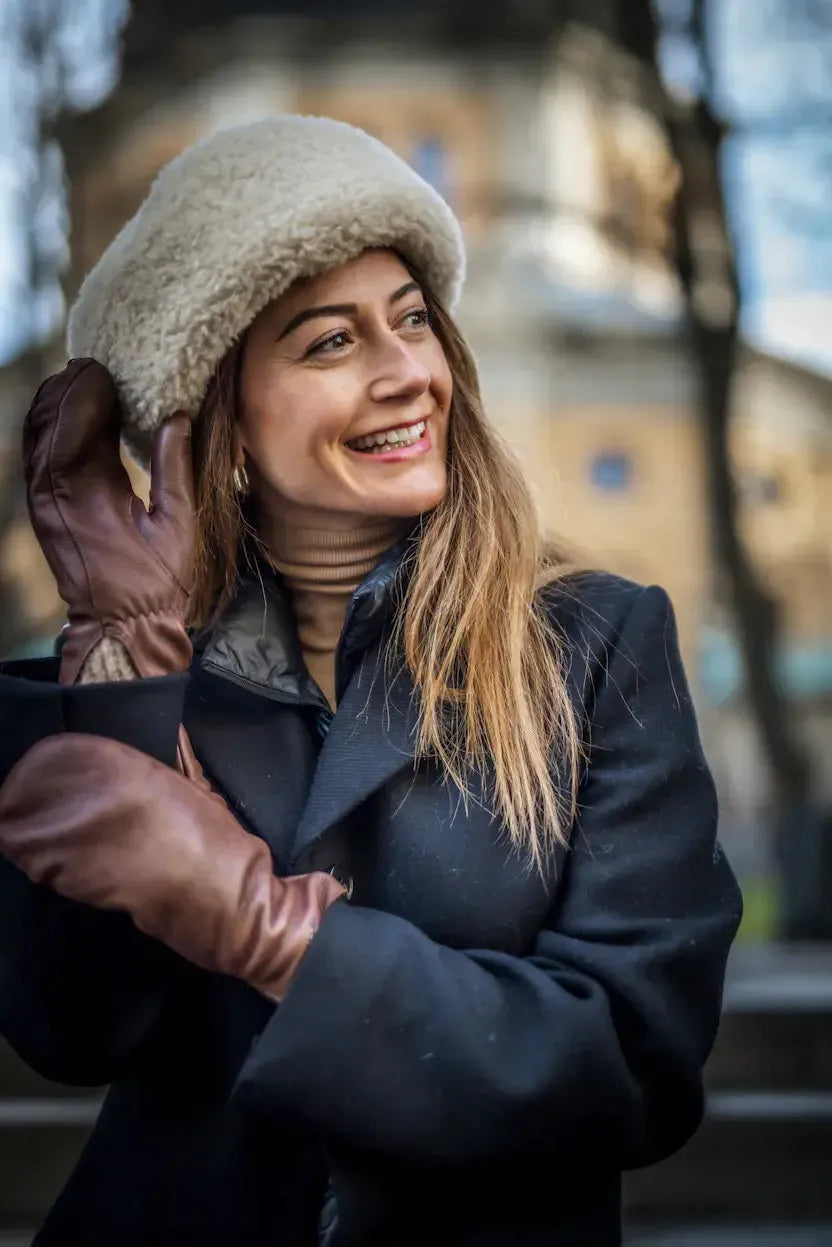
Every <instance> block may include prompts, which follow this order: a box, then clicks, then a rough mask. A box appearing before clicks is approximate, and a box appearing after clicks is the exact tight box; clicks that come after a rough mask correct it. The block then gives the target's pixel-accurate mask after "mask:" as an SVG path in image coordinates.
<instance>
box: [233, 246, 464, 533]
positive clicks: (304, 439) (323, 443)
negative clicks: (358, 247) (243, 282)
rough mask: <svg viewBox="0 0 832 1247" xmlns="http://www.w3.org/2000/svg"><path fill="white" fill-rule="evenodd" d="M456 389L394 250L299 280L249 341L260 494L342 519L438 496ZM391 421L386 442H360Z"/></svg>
mask: <svg viewBox="0 0 832 1247" xmlns="http://www.w3.org/2000/svg"><path fill="white" fill-rule="evenodd" d="M452 388H453V387H452V380H451V373H450V369H449V367H448V362H447V360H446V359H445V354H444V352H443V350H442V347H441V345H440V343H439V340H438V338H437V337H436V336H435V334H434V332H433V330H432V328H431V327H430V324H429V323H428V317H427V311H426V307H425V301H424V298H423V296H422V292H421V290H420V289H419V287H418V286H417V285H416V283H415V282H414V281H413V279H412V278H411V276H410V274H409V273H408V271H407V269H406V268H405V267H404V265H403V264H402V263H401V261H400V260H399V259H398V257H397V256H396V255H395V254H394V253H393V252H391V251H382V250H372V251H365V252H363V253H362V254H361V255H360V256H359V257H358V258H357V259H355V260H351V261H350V262H349V263H347V264H343V265H341V266H340V267H339V268H336V269H332V270H330V271H329V272H326V273H323V274H322V275H321V276H319V277H314V278H308V279H305V280H303V281H300V282H297V283H296V284H295V285H294V286H293V287H292V288H291V289H290V290H289V291H287V292H286V294H285V295H282V296H281V297H280V298H279V299H276V300H275V301H274V302H273V303H271V304H269V306H268V307H266V308H265V309H264V310H263V311H262V312H261V313H260V315H259V316H258V317H257V319H256V320H255V321H254V323H253V324H252V326H251V328H250V329H249V331H248V334H247V337H246V342H245V348H244V354H243V363H242V373H241V415H240V421H239V440H240V448H241V449H242V450H243V451H245V454H246V458H247V466H248V469H249V475H250V477H251V481H252V490H253V492H254V495H255V498H256V501H257V502H258V504H259V505H260V506H262V507H265V508H267V509H269V508H270V507H271V508H273V509H276V510H278V511H279V513H280V514H281V515H282V516H292V515H295V516H297V517H298V518H299V519H301V520H302V521H303V522H304V523H307V524H309V523H312V524H314V523H315V522H320V523H324V524H326V523H329V524H335V525H336V526H344V527H349V526H351V525H353V524H356V523H358V522H360V517H362V516H401V517H405V516H416V515H419V514H421V512H423V511H426V510H428V509H430V508H431V507H434V506H436V505H437V503H438V502H439V501H440V500H441V498H442V496H443V495H444V493H445V484H446V474H445V454H446V448H447V443H448V414H449V411H450V405H451V392H452ZM388 432H391V433H392V434H393V437H392V438H391V439H390V441H389V442H388V441H385V443H384V445H385V449H384V450H383V451H375V452H373V451H369V450H367V449H366V448H364V449H362V448H360V447H358V446H356V445H355V441H356V439H358V440H359V442H361V439H363V438H369V437H373V436H374V437H375V438H377V439H378V440H381V437H380V435H381V434H382V433H388ZM364 445H365V444H364V443H362V446H364Z"/></svg>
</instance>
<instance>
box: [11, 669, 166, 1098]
mask: <svg viewBox="0 0 832 1247" xmlns="http://www.w3.org/2000/svg"><path fill="white" fill-rule="evenodd" d="M186 682H187V673H183V674H181V675H176V676H167V677H164V678H162V679H155V680H136V681H127V682H125V683H124V684H95V685H85V686H76V687H72V688H67V687H62V686H60V685H59V684H58V683H57V662H56V661H54V660H50V659H40V660H35V661H29V662H21V663H7V664H4V665H2V666H0V783H1V782H2V781H3V780H4V779H5V777H6V775H7V774H8V773H9V771H10V770H11V768H12V766H13V765H14V764H15V762H16V761H17V760H18V759H19V758H20V757H21V756H22V755H23V754H24V753H25V752H26V750H27V749H28V748H30V746H32V745H33V744H35V742H36V741H38V740H41V739H43V738H44V737H46V736H53V735H56V734H57V733H60V732H64V731H78V732H89V733H92V734H94V735H104V736H110V737H113V738H115V739H117V740H122V741H124V742H125V743H127V744H132V745H134V746H135V747H136V748H139V749H143V750H144V751H145V752H146V753H149V754H151V755H153V756H154V757H156V758H158V760H159V761H161V762H166V763H169V764H170V765H173V764H174V763H175V759H176V742H177V734H178V729H179V724H180V722H181V718H182V707H183V701H184V692H185V687H186ZM177 969H178V960H177V959H175V958H174V957H173V955H172V954H170V953H169V952H168V950H167V949H166V948H164V947H163V946H162V945H160V944H158V943H157V942H156V941H155V940H151V939H149V937H147V936H145V935H143V934H142V933H141V932H140V931H138V930H137V929H136V928H135V927H134V926H133V924H132V922H131V921H130V919H129V918H128V917H127V915H126V914H119V913H107V912H103V911H99V910H95V909H91V908H89V907H88V906H86V905H80V904H78V903H76V902H74V901H70V900H67V899H65V898H64V897H62V896H58V895H57V893H55V892H52V891H51V890H50V889H48V888H45V887H39V886H37V885H35V884H32V883H30V882H29V880H28V879H27V878H26V876H25V875H24V874H22V872H21V871H19V870H18V869H17V868H16V867H15V866H14V865H12V863H11V862H9V861H7V860H6V859H5V858H4V857H2V855H0V1033H2V1034H3V1035H4V1036H5V1038H6V1039H7V1040H8V1041H9V1043H11V1045H12V1047H13V1048H15V1050H16V1051H17V1052H18V1054H19V1055H20V1056H21V1057H22V1058H23V1060H24V1061H26V1063H27V1064H29V1065H30V1066H32V1068H34V1069H36V1070H37V1071H38V1072H39V1073H41V1074H43V1075H44V1076H45V1077H47V1078H51V1079H54V1080H56V1081H59V1082H66V1083H71V1084H75V1085H103V1084H104V1083H107V1082H111V1081H112V1080H113V1079H114V1078H115V1077H117V1076H118V1074H119V1073H120V1071H121V1070H122V1069H123V1068H124V1066H125V1064H126V1063H127V1062H129V1060H130V1057H131V1055H132V1054H133V1053H134V1052H135V1051H136V1049H137V1047H138V1045H139V1044H140V1043H141V1042H142V1040H143V1039H144V1038H145V1037H146V1035H147V1034H148V1033H149V1031H150V1028H151V1027H152V1026H153V1024H154V1023H155V1021H156V1019H157V1017H158V1015H159V1012H160V1010H161V1008H162V1005H163V1003H164V1001H165V999H166V993H167V990H168V984H169V982H170V980H171V976H172V974H174V973H175V972H176V970H177Z"/></svg>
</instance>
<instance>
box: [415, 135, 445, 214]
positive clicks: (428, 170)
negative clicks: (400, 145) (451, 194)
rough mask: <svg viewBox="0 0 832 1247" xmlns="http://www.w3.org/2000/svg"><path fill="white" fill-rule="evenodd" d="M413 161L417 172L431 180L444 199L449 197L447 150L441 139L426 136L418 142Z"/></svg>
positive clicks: (427, 180)
mask: <svg viewBox="0 0 832 1247" xmlns="http://www.w3.org/2000/svg"><path fill="white" fill-rule="evenodd" d="M411 163H412V165H413V168H414V169H415V170H416V172H417V173H418V174H419V175H420V176H421V177H423V178H424V179H425V181H426V182H430V184H431V186H432V187H433V189H434V190H436V191H438V192H439V194H440V195H441V196H442V198H443V199H447V198H448V185H447V181H448V179H447V152H446V149H445V144H444V143H443V142H442V140H441V139H438V138H426V139H422V140H421V141H420V142H418V143H417V144H416V147H415V149H414V152H413V160H412V162H411Z"/></svg>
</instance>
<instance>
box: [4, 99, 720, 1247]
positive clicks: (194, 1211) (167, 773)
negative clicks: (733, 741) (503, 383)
mask: <svg viewBox="0 0 832 1247" xmlns="http://www.w3.org/2000/svg"><path fill="white" fill-rule="evenodd" d="M194 239H198V240H199V245H198V246H194ZM463 275H464V252H463V247H462V239H461V236H460V233H459V227H458V225H457V223H456V221H455V218H454V217H453V215H452V213H451V211H450V209H449V208H448V206H447V204H445V203H444V202H443V201H442V200H441V199H440V198H439V196H438V195H437V194H436V192H435V191H434V190H433V189H432V188H431V187H430V186H428V185H427V184H426V183H425V182H424V181H423V180H422V179H421V178H420V177H418V175H417V174H416V173H415V172H414V171H413V170H412V169H409V168H408V167H407V166H406V165H404V164H403V163H402V161H400V160H399V159H398V158H397V157H396V156H395V155H394V154H393V153H392V152H390V151H389V150H388V149H387V148H385V147H383V146H382V145H381V144H380V143H378V142H377V141H376V140H374V139H372V138H370V137H369V136H368V135H366V134H363V133H362V132H361V131H357V130H354V129H352V128H351V127H349V126H344V125H341V124H339V123H337V122H333V121H329V120H327V119H325V118H313V117H277V118H271V119H268V120H265V121H263V122H260V123H257V124H255V125H252V126H246V127H241V128H240V129H238V130H234V131H229V132H224V133H221V134H217V135H213V136H211V137H210V138H209V139H207V140H206V141H205V142H204V143H203V144H200V145H198V146H197V147H196V148H193V149H191V150H190V151H188V152H185V153H183V154H182V155H181V156H180V157H178V158H177V160H176V161H174V162H173V163H172V164H171V165H170V166H168V167H167V169H165V170H164V171H163V172H162V174H161V176H160V178H159V180H158V182H157V183H156V185H155V186H154V187H153V189H152V190H151V193H150V195H149V196H148V199H147V200H146V202H145V204H144V205H143V206H142V208H141V209H140V211H139V213H138V214H137V216H136V217H135V218H134V219H133V220H132V221H131V222H129V223H128V225H127V226H126V227H125V229H124V230H123V231H122V234H121V235H120V236H119V237H118V238H117V239H116V240H115V242H114V243H113V244H112V245H111V247H110V249H109V250H108V251H107V252H106V253H105V255H104V256H103V257H102V259H101V260H100V262H99V264H98V265H97V266H96V268H95V269H94V270H93V272H92V273H91V274H90V275H89V277H88V278H87V280H86V282H85V284H84V287H83V288H82V291H81V294H80V296H79V300H78V303H77V304H76V306H75V308H74V309H73V312H72V316H71V319H70V349H71V351H72V352H73V354H75V355H77V356H81V358H75V359H73V360H71V361H70V363H69V364H68V365H67V367H66V368H65V369H64V371H63V372H61V373H60V374H58V375H57V376H55V377H52V378H49V379H48V380H47V381H46V382H45V383H44V384H43V386H42V387H41V388H40V390H39V391H38V393H37V394H36V395H35V398H34V401H33V403H32V406H31V408H30V411H29V414H28V416H27V420H26V436H25V473H26V483H27V491H28V499H29V508H30V513H31V515H32V519H33V524H34V526H35V530H36V533H37V535H38V538H39V540H40V542H41V545H42V547H43V550H44V553H45V555H46V558H47V559H48V561H49V563H50V566H51V567H52V570H53V572H54V574H55V577H56V579H57V582H58V585H59V588H60V591H61V594H62V596H63V598H64V600H65V601H66V602H67V604H68V624H67V627H66V629H65V632H64V638H63V644H62V648H61V651H60V656H59V658H56V659H55V660H54V661H49V660H40V661H37V662H32V663H27V664H8V665H7V666H6V668H5V669H4V670H0V781H2V784H0V854H2V856H0V913H2V915H3V923H2V928H1V929H0V941H2V943H1V944H0V967H2V986H3V990H2V992H0V1027H2V1030H3V1032H4V1033H5V1034H6V1035H7V1036H8V1038H9V1039H10V1040H11V1042H12V1043H13V1044H14V1046H15V1048H16V1049H17V1050H18V1051H19V1052H20V1053H21V1054H22V1055H23V1057H24V1058H25V1059H26V1060H27V1061H29V1062H30V1064H31V1065H33V1066H34V1067H35V1068H37V1069H39V1070H40V1071H41V1072H43V1073H45V1074H47V1075H48V1076H50V1077H52V1078H59V1079H63V1080H65V1081H68V1082H83V1083H102V1084H103V1083H110V1084H111V1090H110V1092H109V1095H108V1099H107V1103H106V1105H105V1108H104V1111H103V1113H102V1116H101V1118H100V1121H99V1123H98V1125H97V1127H96V1130H95V1132H94V1134H93V1136H92V1139H91V1141H90V1143H89V1146H88V1147H87V1149H86V1151H85V1153H84V1155H83V1157H82V1159H81V1161H80V1163H79V1165H78V1167H77V1168H76V1170H75V1172H74V1173H73V1175H72V1178H71V1179H70V1182H69V1184H68V1187H67V1189H66V1190H65V1191H64V1192H63V1194H62V1196H61V1198H60V1199H59V1201H58V1202H57V1203H56V1205H55V1207H54V1208H53V1210H52V1212H51V1213H50V1215H49V1217H48V1219H47V1222H46V1224H45V1226H44V1227H43V1229H42V1231H41V1234H40V1236H39V1238H38V1242H39V1244H40V1245H42V1247H53V1245H54V1247H62V1245H63V1244H66V1243H75V1242H83V1243H84V1244H85V1245H86V1247H105V1245H106V1247H111V1245H112V1244H124V1245H125V1247H129V1245H130V1244H133V1243H135V1244H139V1243H141V1244H154V1247H181V1245H182V1244H190V1243H194V1244H196V1243H198V1244H200V1247H221V1245H223V1247H224V1245H230V1244H234V1247H264V1245H265V1244H266V1243H274V1242H277V1241H279V1242H280V1243H281V1247H316V1245H317V1247H427V1245H430V1247H509V1245H511V1247H575V1245H576V1244H578V1243H582V1244H587V1247H589V1244H592V1247H616V1245H617V1244H619V1243H620V1230H621V1226H620V1222H621V1216H620V1177H621V1172H622V1170H624V1169H625V1168H628V1167H631V1166H636V1165H644V1164H650V1163H652V1162H653V1161H655V1160H658V1159H659V1158H660V1157H663V1156H666V1155H668V1154H669V1153H671V1152H672V1151H674V1150H675V1149H676V1148H678V1147H680V1146H681V1144H682V1143H684V1141H685V1140H686V1139H687V1138H688V1137H689V1136H690V1135H691V1133H692V1132H693V1131H694V1130H695V1128H696V1126H697V1124H698V1122H699V1119H700V1116H701V1112H702V1066H703V1064H704V1061H705V1059H706V1057H707V1055H708V1052H709V1049H710V1047H711V1044H712V1042H713V1038H714V1034H715V1031H716V1026H717V1020H718V1015H719V1008H720V997H721V988H722V976H723V971H724V967H725V960H726V957H727V953H728V949H729V946H730V943H731V940H732V938H733V936H734V933H735V931H736V929H737V925H738V923H739V917H740V909H741V905H740V898H739V894H738V891H737V888H736V884H735V881H734V878H733V875H732V873H731V871H730V868H729V867H728V865H727V863H726V862H725V858H724V856H723V855H722V853H721V850H720V848H719V845H718V844H717V841H716V802H715V796H714V789H713V784H712V781H711V777H710V774H709V772H708V768H707V765H706V763H705V759H704V757H703V755H702V749H701V744H700V741H699V735H698V730H697V725H696V718H695V715H694V712H693V707H692V705H691V701H690V695H689V692H688V689H687V684H686V681H685V674H684V671H683V669H682V665H681V660H680V657H679V651H678V644H677V637H676V629H675V622H674V617H673V610H672V607H671V605H670V602H669V600H668V598H667V595H666V594H665V593H664V592H663V590H661V589H659V588H657V587H655V586H652V587H648V588H645V587H643V586H640V585H636V584H633V583H632V582H629V581H625V580H622V579H620V578H617V577H614V576H609V575H605V574H603V573H600V572H584V573H581V574H579V573H578V572H577V571H576V570H575V569H574V568H570V567H569V566H568V565H567V563H566V561H565V560H564V559H563V558H562V557H561V556H560V555H559V553H558V551H557V549H556V548H554V547H553V546H552V545H550V544H547V543H545V542H544V541H543V539H542V535H541V531H540V525H539V520H538V516H537V513H536V510H535V507H534V504H533V501H532V495H531V493H530V491H529V488H528V485H527V483H526V481H525V480H524V478H523V476H522V474H521V472H520V470H519V468H518V465H517V461H516V460H515V458H514V456H513V455H512V454H511V453H510V452H509V450H508V449H507V447H506V446H505V444H504V443H503V442H502V440H501V439H500V438H499V437H498V435H497V434H496V433H495V431H494V429H493V428H492V427H491V425H490V424H489V422H488V419H487V418H486V415H485V412H484V411H483V406H482V401H481V398H480V393H479V386H478V381H477V374H476V368H475V366H474V362H473V359H472V357H471V354H470V352H469V350H468V348H467V346H466V344H465V342H464V340H463V338H462V336H461V334H460V332H459V330H458V329H457V327H456V325H455V323H454V321H453V318H452V311H453V307H454V304H455V301H456V298H457V295H458V293H459V289H460V286H461V283H462V279H463ZM171 413H175V414H173V415H171ZM120 437H123V438H124V439H125V441H126V442H127V443H128V445H129V446H130V447H131V448H132V449H133V450H134V452H135V453H136V454H138V455H139V457H140V458H142V459H143V461H144V462H146V463H149V464H150V471H151V506H150V509H149V511H147V512H146V511H145V510H144V508H143V507H142V505H141V503H140V502H139V501H138V499H137V498H135V497H134V495H133V493H132V490H131V488H130V482H129V479H128V478H127V476H126V473H125V472H124V469H123V467H122V465H121V461H120V458H119V439H120Z"/></svg>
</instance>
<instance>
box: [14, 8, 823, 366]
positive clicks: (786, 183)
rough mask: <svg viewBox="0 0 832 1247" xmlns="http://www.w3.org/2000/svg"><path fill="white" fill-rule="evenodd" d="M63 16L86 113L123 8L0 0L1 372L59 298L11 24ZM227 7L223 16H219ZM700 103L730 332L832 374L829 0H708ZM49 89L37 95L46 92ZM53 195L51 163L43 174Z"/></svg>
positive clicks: (676, 59) (69, 89) (32, 87)
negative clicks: (713, 113)
mask: <svg viewBox="0 0 832 1247" xmlns="http://www.w3.org/2000/svg"><path fill="white" fill-rule="evenodd" d="M38 5H43V6H46V8H48V9H50V10H54V9H56V8H60V9H61V10H62V12H63V14H64V18H63V21H62V24H61V29H60V32H59V43H60V48H61V53H62V55H61V60H62V61H63V63H64V65H65V82H64V83H63V90H64V91H65V93H66V97H67V98H68V99H69V101H70V103H71V104H72V106H73V107H76V108H88V107H91V106H93V105H95V104H96V103H97V102H99V101H100V100H101V99H102V98H103V97H104V96H105V95H106V94H107V92H108V91H110V90H111V89H112V87H113V85H114V84H115V82H116V79H117V72H118V66H117V62H116V58H115V54H114V49H115V46H116V35H117V33H118V31H119V30H120V28H121V27H122V25H123V23H124V21H125V19H126V15H127V9H128V5H127V0H62V3H61V4H57V3H56V0H0V120H2V125H0V363H2V362H4V361H5V360H8V359H9V358H11V357H13V355H14V354H16V352H17V351H19V350H20V349H21V347H22V346H23V345H25V343H26V342H27V341H28V340H30V338H31V336H32V335H33V333H38V332H41V333H47V332H49V331H50V330H51V329H53V328H54V326H55V325H56V324H57V323H59V322H60V317H61V314H62V307H61V300H60V292H59V291H58V290H57V288H53V289H52V290H49V291H47V292H45V294H44V296H43V297H42V298H41V299H40V300H39V301H33V300H32V299H31V298H29V297H28V296H27V294H26V290H27V282H28V274H29V270H30V258H29V251H28V249H27V245H26V224H27V218H28V217H29V216H30V215H31V209H30V207H29V202H30V201H29V198H28V196H27V187H28V186H30V185H31V179H32V176H33V172H34V165H33V161H32V158H31V152H32V150H33V147H32V145H33V139H34V120H33V119H34V108H33V105H34V100H35V92H36V87H37V84H36V82H35V80H34V78H33V75H32V73H31V70H30V69H27V66H26V57H25V52H24V50H23V49H22V47H21V43H20V34H19V32H20V29H21V21H20V16H21V14H22V13H23V12H24V6H25V11H28V12H30V13H31V12H32V11H33V10H34V9H36V8H37V6H38ZM229 7H231V6H229ZM657 7H658V8H659V9H661V11H662V14H663V18H664V19H665V22H666V36H665V38H664V40H663V44H662V65H663V69H664V70H665V73H666V75H667V77H668V79H669V80H670V81H671V82H675V83H676V84H677V86H678V87H679V88H680V89H682V90H684V89H685V88H686V87H688V86H690V85H692V84H694V83H696V82H697V81H698V80H699V70H698V66H697V64H696V59H695V56H694V55H693V53H692V48H691V45H690V43H689V41H687V40H686V39H685V38H684V34H683V32H682V26H681V25H680V23H682V24H683V23H684V18H685V14H686V10H687V9H688V7H689V0H659V2H658V5H657ZM708 18H709V31H710V55H711V63H712V66H713V83H712V90H713V99H714V102H715V104H716V105H717V107H718V110H719V111H720V113H721V114H722V115H723V116H724V117H725V118H726V119H727V120H728V121H729V123H730V124H731V127H732V130H733V131H734V133H733V136H732V137H731V139H730V140H729V142H728V143H727V145H726V149H725V162H724V178H725V189H726V196H727V202H728V207H729V212H730V215H731V219H732V225H733V229H734V233H735V239H736V246H737V256H738V264H739V274H740V283H741V289H742V295H743V315H742V330H743V333H744V335H745V336H746V337H747V338H748V339H749V340H750V341H751V342H753V343H754V344H755V345H756V346H758V347H759V348H761V349H763V350H768V351H771V352H773V353H775V354H782V355H784V356H785V357H787V358H790V359H792V360H794V361H795V362H797V363H802V364H804V365H805V366H807V367H810V368H815V369H817V370H819V371H823V372H826V373H829V374H830V375H832V333H830V326H832V224H831V223H830V210H829V205H830V203H831V202H832V193H830V192H832V124H830V121H832V0H708ZM47 85H48V84H47ZM46 180H47V183H48V184H50V185H51V186H52V187H55V188H57V186H58V185H59V180H60V166H59V161H58V160H57V158H56V159H55V160H54V161H53V162H52V163H51V164H50V165H49V166H48V167H47V170H46ZM34 226H35V230H36V232H37V235H38V238H39V240H40V245H41V248H42V251H43V254H44V255H45V256H46V258H47V260H50V259H54V260H56V261H57V262H58V263H60V261H61V259H62V257H63V256H64V255H65V248H66V244H65V238H64V218H63V208H62V205H61V200H60V196H59V195H58V194H56V193H49V192H47V193H46V194H45V195H44V196H43V199H42V207H41V208H40V210H39V211H38V212H37V213H36V214H35V216H34Z"/></svg>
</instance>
